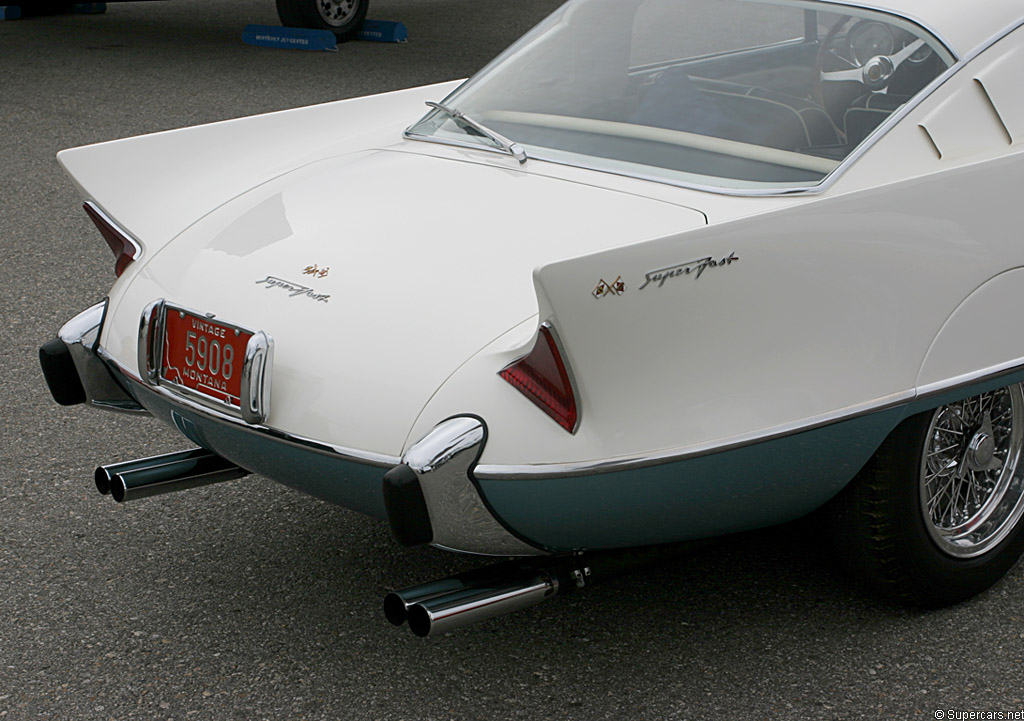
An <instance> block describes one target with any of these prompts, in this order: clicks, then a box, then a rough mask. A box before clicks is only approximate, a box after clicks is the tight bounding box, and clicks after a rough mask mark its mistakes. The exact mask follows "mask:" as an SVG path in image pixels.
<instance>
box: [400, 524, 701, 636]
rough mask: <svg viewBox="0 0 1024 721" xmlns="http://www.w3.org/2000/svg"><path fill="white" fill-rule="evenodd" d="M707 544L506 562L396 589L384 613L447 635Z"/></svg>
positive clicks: (424, 632)
mask: <svg viewBox="0 0 1024 721" xmlns="http://www.w3.org/2000/svg"><path fill="white" fill-rule="evenodd" d="M707 544H708V542H707V541H686V542H683V543H674V544H667V545H664V546H647V547H643V548H625V549H618V550H610V551H595V552H591V553H587V554H577V555H574V556H558V557H550V556H549V557H546V558H530V559H520V560H512V561H505V562H504V563H497V564H495V565H493V566H486V567H484V568H478V569H475V570H472V571H467V572H466V573H460V574H458V575H457V576H452V577H450V578H444V579H441V580H439V581H431V582H430V583H423V584H420V585H419V586H413V587H411V588H406V589H403V590H401V591H393V592H391V593H389V594H388V595H387V596H386V597H385V598H384V615H385V616H386V617H387V619H388V621H390V622H391V623H393V624H394V625H396V626H401V625H402V624H403V623H405V622H406V621H408V622H409V630H411V631H412V632H413V633H414V634H416V635H417V636H433V635H435V634H440V633H447V632H448V631H453V630H455V629H457V628H462V627H463V626H469V625H470V624H473V623H476V622H477V621H483V620H485V619H488V618H493V617H495V616H500V615H501V614H504V613H511V612H512V611H518V610H519V609H522V608H528V607H529V606H535V605H537V604H538V603H541V602H542V601H546V600H547V599H549V598H554V597H555V596H558V595H560V594H564V593H571V592H573V591H576V590H577V589H582V588H584V587H585V586H590V585H592V584H593V583H595V582H597V581H603V580H608V579H612V578H618V577H620V576H624V575H626V574H628V573H633V572H636V571H639V570H642V569H645V568H650V567H653V566H656V565H658V564H660V563H663V562H665V561H668V560H670V559H672V558H675V557H677V556H680V555H682V554H685V553H688V552H690V551H692V550H695V549H697V548H701V547H703V546H705V545H707Z"/></svg>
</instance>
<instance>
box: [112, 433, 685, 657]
mask: <svg viewBox="0 0 1024 721" xmlns="http://www.w3.org/2000/svg"><path fill="white" fill-rule="evenodd" d="M248 473H249V471H247V470H245V469H244V468H241V467H239V466H237V465H235V464H234V463H232V462H230V461H228V460H226V459H224V458H221V457H220V456H218V455H217V454H215V453H211V452H210V451H207V450H206V449H203V448H194V449H192V450H189V451H179V452H177V453H167V454H165V455H161V456H153V457H151V458H142V459H138V460H134V461H125V462H123V463H113V464H110V465H106V466H100V467H99V468H97V469H96V473H95V476H94V479H95V481H96V488H97V490H99V492H100V493H102V494H104V495H110V496H112V497H113V498H114V500H115V501H117V502H118V503H124V502H125V501H132V500H136V499H139V498H146V497H149V496H156V495H160V494H163V493H171V492H174V491H182V490H185V489H188V488H197V487H200V486H206V485H209V484H211V483H220V482H222V481H230V480H234V479H236V478H241V477H242V476H245V475H248ZM682 545H683V544H677V545H676V546H663V547H651V548H647V549H624V550H620V551H601V552H595V553H590V554H587V557H586V558H584V556H582V555H573V556H559V557H545V558H529V559H518V560H509V561H505V562H502V563H497V564H494V565H492V566H486V567H484V568H478V569H474V570H472V571H467V572H465V573H460V574H458V575H455V576H451V577H449V578H443V579H440V580H437V581H431V582H429V583H423V584H420V585H418V586H413V587H411V588H406V589H403V590H400V591H394V592H392V593H389V594H388V595H387V596H386V597H385V599H384V615H385V617H386V618H387V619H388V621H390V622H391V623H392V624H394V625H395V626H402V625H404V624H406V623H408V624H409V629H410V630H411V631H412V632H413V634H415V635H417V636H421V637H425V636H433V635H436V634H442V633H447V632H448V631H453V630H455V629H458V628H462V627H464V626H469V625H471V624H474V623H477V622H479V621H483V620H486V619H489V618H493V617H495V616H500V615H502V614H506V613H512V612H513V611H518V610H520V609H524V608H528V607H530V606H535V605H537V604H539V603H541V602H543V601H546V600H548V599H549V598H554V597H555V596H557V595H559V594H562V593H568V592H571V591H575V590H576V589H578V588H583V587H584V586H589V585H590V584H591V583H593V582H594V581H597V580H599V579H604V578H614V577H617V576H620V575H623V574H625V573H630V572H633V571H635V570H638V569H640V568H643V567H647V566H650V565H653V564H656V563H659V562H661V561H663V560H665V559H667V558H669V557H672V556H674V555H677V554H678V553H679V552H680V550H679V548H680V547H681V546H682Z"/></svg>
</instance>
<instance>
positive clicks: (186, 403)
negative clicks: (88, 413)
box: [96, 346, 401, 469]
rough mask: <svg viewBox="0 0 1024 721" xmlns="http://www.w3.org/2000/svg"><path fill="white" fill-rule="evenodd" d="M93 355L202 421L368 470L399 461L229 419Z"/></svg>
mask: <svg viewBox="0 0 1024 721" xmlns="http://www.w3.org/2000/svg"><path fill="white" fill-rule="evenodd" d="M96 354H97V355H98V356H99V357H100V358H101V359H102V360H103V362H104V363H106V364H108V365H109V366H111V367H113V368H114V369H116V370H117V372H118V373H119V374H120V375H122V376H123V377H124V378H125V379H126V380H127V381H129V382H131V383H137V384H138V385H140V386H142V387H143V388H144V389H145V390H146V391H147V392H149V393H153V394H154V395H157V396H159V397H160V398H161V399H162V400H164V401H166V402H167V403H170V404H171V405H177V406H180V407H183V408H186V409H188V410H190V411H192V412H193V413H197V414H199V415H201V416H203V417H204V418H206V419H208V420H211V421H216V422H218V423H224V424H227V425H231V426H234V427H235V428H238V429H241V430H246V431H250V432H253V433H256V434H259V435H266V436H268V437H270V438H272V439H273V440H277V441H282V442H285V443H289V444H291V445H294V446H300V447H302V448H306V449H308V450H311V451H315V452H317V453H323V454H325V455H330V456H338V457H340V459H341V460H345V461H351V462H353V463H362V464H364V465H368V466H374V467H377V468H386V469H390V468H393V467H394V466H396V465H398V464H399V463H400V462H401V459H400V458H398V456H392V455H388V454H386V453H374V452H372V451H360V450H356V449H354V448H346V447H345V446H338V445H334V444H332V443H325V442H324V441H318V440H315V439H313V438H307V437H305V436H300V435H297V434H294V433H287V432H285V431H281V430H278V429H277V428H272V427H270V426H267V425H251V424H249V423H246V422H245V421H243V420H242V419H241V418H239V417H238V416H233V415H229V414H227V413H224V412H222V411H220V410H219V409H214V408H210V407H208V406H206V405H203V404H202V403H199V402H197V401H193V400H191V399H189V398H185V397H184V396H181V395H178V394H177V393H172V392H171V391H169V390H168V389H167V388H163V387H160V386H152V385H150V384H148V383H144V382H143V381H142V380H141V379H140V378H139V377H138V376H137V375H136V374H135V372H134V371H132V370H131V369H129V368H126V367H125V366H124V365H122V364H121V363H119V362H118V361H117V360H116V359H115V358H114V357H113V356H111V355H110V353H108V352H107V351H106V349H104V348H103V347H102V346H99V347H97V349H96Z"/></svg>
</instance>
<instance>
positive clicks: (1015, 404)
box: [920, 385, 1024, 558]
mask: <svg viewBox="0 0 1024 721" xmlns="http://www.w3.org/2000/svg"><path fill="white" fill-rule="evenodd" d="M1022 446H1024V394H1022V392H1021V387H1020V386H1019V385H1014V386H1010V387H1009V388H1003V389H1000V390H996V391H992V392H990V393H983V394H982V395H979V396H974V397H972V398H968V399H966V400H963V401H959V402H957V403H952V404H949V405H945V406H942V407H941V408H938V409H937V410H936V411H935V413H934V414H933V415H932V420H931V424H930V425H929V427H928V436H927V438H926V441H925V447H924V457H923V458H922V459H921V470H920V503H921V511H922V515H923V516H924V523H925V527H926V528H927V529H928V533H929V535H930V536H931V538H932V540H933V541H934V542H935V543H936V545H938V547H939V548H940V549H941V550H942V551H943V552H944V553H947V554H949V555H950V556H955V557H958V558H971V557H974V556H979V555H981V554H982V553H985V552H986V551H988V550H990V549H991V548H993V547H994V546H996V545H997V544H998V543H999V542H1000V541H1002V540H1003V538H1005V537H1006V534H1007V533H1009V532H1010V530H1012V529H1013V527H1014V526H1015V525H1016V524H1017V521H1018V520H1020V517H1021V514H1022V512H1024V478H1020V477H1018V476H1017V473H1016V471H1017V462H1018V460H1019V458H1020V455H1021V448H1022Z"/></svg>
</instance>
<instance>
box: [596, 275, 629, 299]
mask: <svg viewBox="0 0 1024 721" xmlns="http://www.w3.org/2000/svg"><path fill="white" fill-rule="evenodd" d="M625 292H626V284H625V283H623V282H622V276H621V275H620V276H619V277H617V278H616V279H615V280H614V281H612V282H611V283H609V282H608V281H606V280H605V279H604V278H602V279H601V281H600V282H599V283H598V284H597V287H596V288H594V290H593V293H592V294H593V296H594V297H595V298H604V297H605V296H606V295H622V294H623V293H625Z"/></svg>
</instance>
